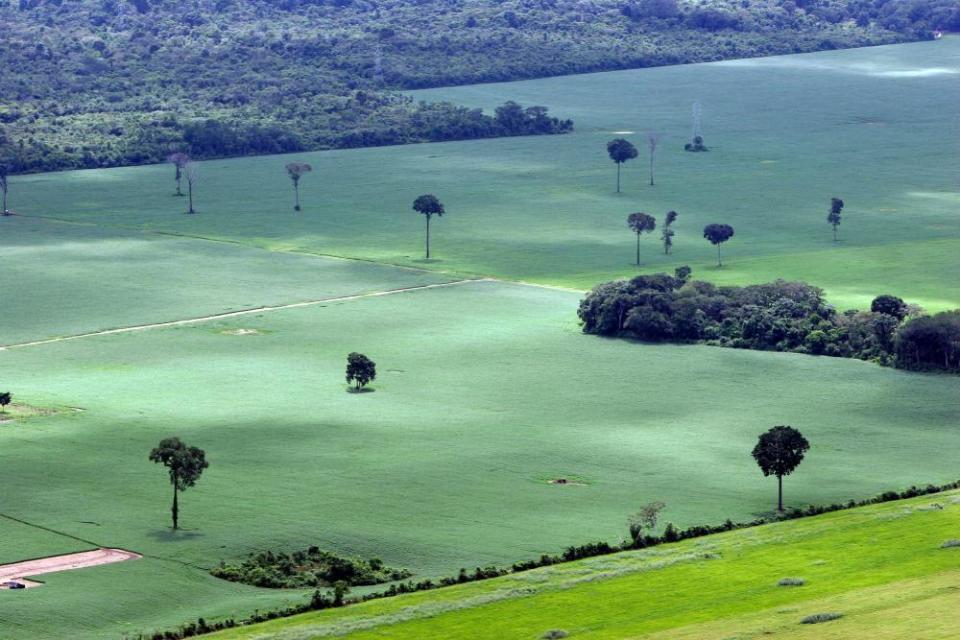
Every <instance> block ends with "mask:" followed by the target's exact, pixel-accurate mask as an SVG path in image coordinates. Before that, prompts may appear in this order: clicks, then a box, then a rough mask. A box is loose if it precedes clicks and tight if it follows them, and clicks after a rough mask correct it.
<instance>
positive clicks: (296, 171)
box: [287, 162, 313, 211]
mask: <svg viewBox="0 0 960 640" xmlns="http://www.w3.org/2000/svg"><path fill="white" fill-rule="evenodd" d="M311 171H313V167H311V166H310V165H309V164H307V163H306V162H291V163H290V164H288V165H287V174H288V175H289V176H290V179H291V180H293V191H294V193H295V194H296V196H295V197H296V200H295V202H296V204H294V205H293V210H294V211H300V178H301V177H302V176H303V174H305V173H310V172H311Z"/></svg>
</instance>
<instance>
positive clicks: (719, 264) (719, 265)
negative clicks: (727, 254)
mask: <svg viewBox="0 0 960 640" xmlns="http://www.w3.org/2000/svg"><path fill="white" fill-rule="evenodd" d="M717 266H718V267H722V266H723V260H722V259H721V258H720V245H719V244H718V245H717Z"/></svg>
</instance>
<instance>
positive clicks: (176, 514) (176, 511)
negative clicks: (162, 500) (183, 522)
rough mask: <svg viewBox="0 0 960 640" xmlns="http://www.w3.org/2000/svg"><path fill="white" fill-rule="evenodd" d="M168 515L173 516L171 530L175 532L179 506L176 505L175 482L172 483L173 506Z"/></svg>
mask: <svg viewBox="0 0 960 640" xmlns="http://www.w3.org/2000/svg"><path fill="white" fill-rule="evenodd" d="M170 513H171V514H172V515H173V530H174V531H176V530H177V527H178V524H179V516H180V506H179V505H178V504H177V481H176V479H175V480H174V481H173V506H172V507H170Z"/></svg>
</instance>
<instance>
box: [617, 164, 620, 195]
mask: <svg viewBox="0 0 960 640" xmlns="http://www.w3.org/2000/svg"><path fill="white" fill-rule="evenodd" d="M617 193H620V163H619V162H618V163H617Z"/></svg>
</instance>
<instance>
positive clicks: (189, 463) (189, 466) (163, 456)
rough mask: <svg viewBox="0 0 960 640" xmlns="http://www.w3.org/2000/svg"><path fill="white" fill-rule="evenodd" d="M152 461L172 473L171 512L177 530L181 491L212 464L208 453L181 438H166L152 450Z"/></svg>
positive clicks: (191, 484) (193, 483)
mask: <svg viewBox="0 0 960 640" xmlns="http://www.w3.org/2000/svg"><path fill="white" fill-rule="evenodd" d="M150 461H151V462H156V463H159V464H162V465H163V466H165V467H166V468H167V471H168V472H169V473H170V484H172V485H173V506H172V507H171V508H170V513H171V515H172V516H173V528H174V530H176V529H177V528H178V526H179V516H180V506H179V503H178V496H179V493H180V492H181V491H186V490H187V488H189V487H192V486H193V485H195V484H196V482H197V480H199V479H200V475H201V474H202V473H203V470H204V469H206V468H207V467H209V466H210V463H208V462H207V454H206V453H204V451H203V449H198V448H197V447H188V446H187V445H185V444H184V443H183V442H181V441H180V438H165V439H163V440H161V441H160V444H159V445H157V446H156V447H155V448H154V449H153V450H152V451H151V452H150Z"/></svg>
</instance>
